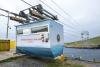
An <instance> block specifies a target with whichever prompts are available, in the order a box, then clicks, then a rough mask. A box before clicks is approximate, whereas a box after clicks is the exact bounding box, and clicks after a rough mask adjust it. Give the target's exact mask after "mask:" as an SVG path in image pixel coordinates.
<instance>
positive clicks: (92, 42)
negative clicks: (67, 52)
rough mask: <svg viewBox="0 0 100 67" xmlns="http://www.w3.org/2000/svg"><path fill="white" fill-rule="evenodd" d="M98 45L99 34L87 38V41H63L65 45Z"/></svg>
mask: <svg viewBox="0 0 100 67" xmlns="http://www.w3.org/2000/svg"><path fill="white" fill-rule="evenodd" d="M98 46H99V47H100V36H98V37H94V38H91V39H88V40H87V41H76V42H71V43H65V47H98Z"/></svg>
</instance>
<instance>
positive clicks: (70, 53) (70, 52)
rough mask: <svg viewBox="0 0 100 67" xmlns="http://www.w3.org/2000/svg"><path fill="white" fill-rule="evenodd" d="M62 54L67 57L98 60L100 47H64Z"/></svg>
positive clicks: (99, 60)
mask: <svg viewBox="0 0 100 67" xmlns="http://www.w3.org/2000/svg"><path fill="white" fill-rule="evenodd" d="M64 55H65V56H67V57H69V58H79V57H80V58H81V60H88V61H96V62H100V49H76V48H64Z"/></svg>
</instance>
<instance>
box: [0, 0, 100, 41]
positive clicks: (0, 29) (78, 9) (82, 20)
mask: <svg viewBox="0 0 100 67" xmlns="http://www.w3.org/2000/svg"><path fill="white" fill-rule="evenodd" d="M25 1H26V2H28V3H30V4H31V5H37V4H39V3H40V4H42V5H43V7H44V8H45V9H46V10H48V11H49V12H51V13H53V14H54V15H58V18H59V21H61V22H60V23H61V24H63V25H64V37H65V38H64V39H65V41H66V42H69V41H76V40H80V39H81V35H80V33H81V32H82V31H89V34H90V37H95V36H100V0H25ZM41 1H43V2H44V3H45V4H46V5H45V4H43V3H42V2H41ZM54 3H56V4H54ZM47 5H49V6H50V7H48V6H47ZM28 7H30V6H29V5H27V4H25V3H23V2H22V1H21V0H0V8H3V9H6V10H9V11H12V12H15V13H18V12H19V11H20V10H23V9H25V8H28ZM51 8H52V9H51ZM61 9H63V10H61ZM64 12H65V13H64ZM0 14H5V15H7V13H5V12H2V11H0ZM6 24H7V18H5V17H2V16H0V38H5V37H6ZM15 25H18V23H17V22H15V21H11V20H10V24H9V26H10V27H11V29H9V38H10V39H15V27H14V26H15Z"/></svg>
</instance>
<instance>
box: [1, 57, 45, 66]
mask: <svg viewBox="0 0 100 67" xmlns="http://www.w3.org/2000/svg"><path fill="white" fill-rule="evenodd" d="M0 67H46V63H45V62H42V61H40V60H36V59H29V58H27V57H23V58H18V59H16V60H12V61H10V62H4V63H0Z"/></svg>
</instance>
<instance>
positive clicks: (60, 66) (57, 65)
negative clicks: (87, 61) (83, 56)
mask: <svg viewBox="0 0 100 67" xmlns="http://www.w3.org/2000/svg"><path fill="white" fill-rule="evenodd" d="M47 67H85V66H83V65H80V64H75V63H73V62H68V61H65V62H63V63H61V62H56V61H54V62H50V63H48V64H47Z"/></svg>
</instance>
